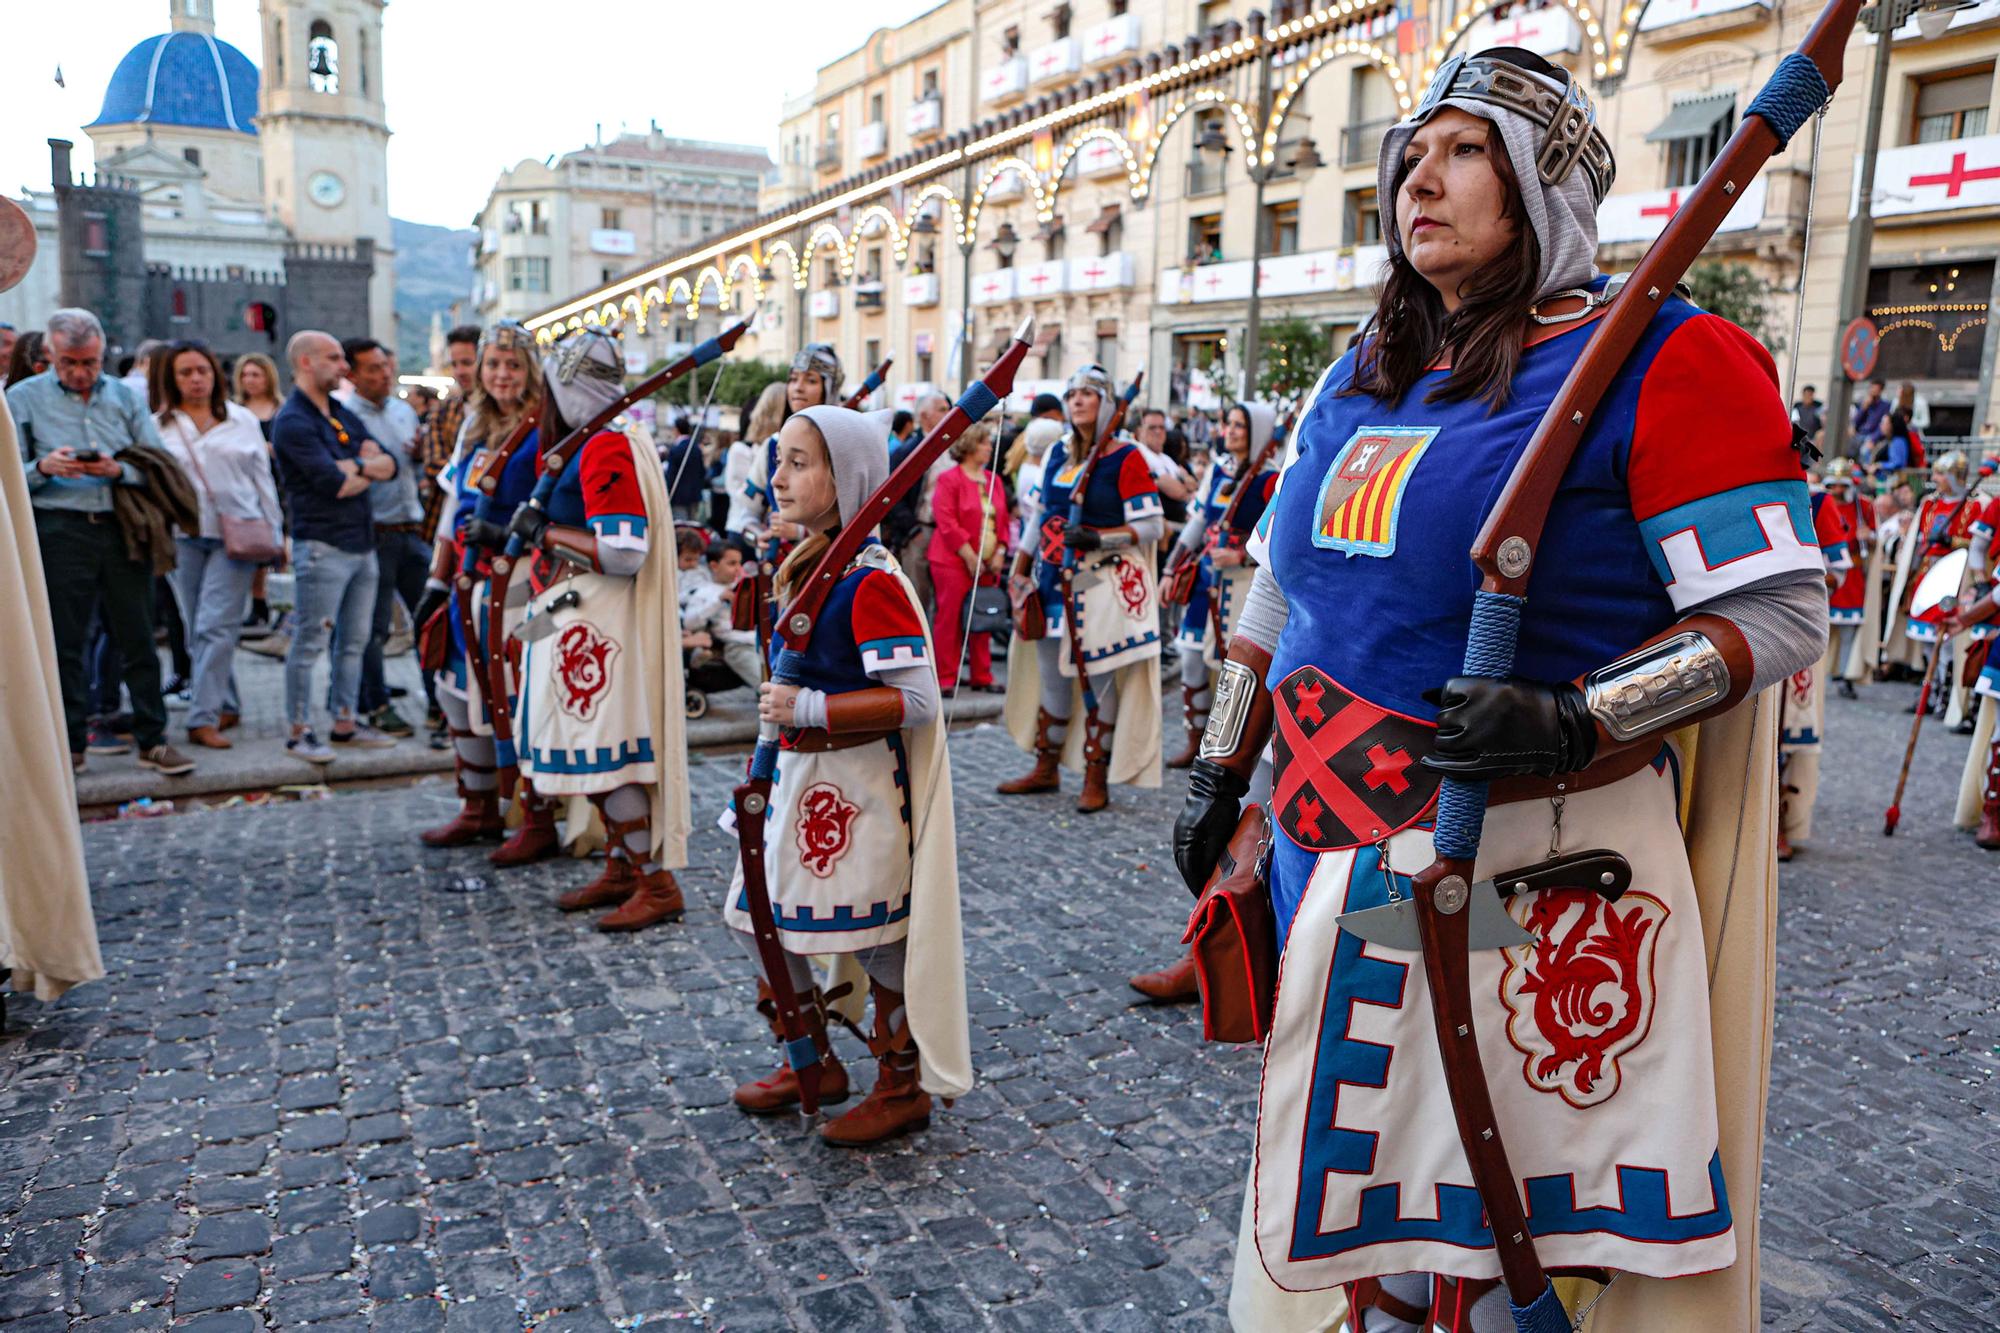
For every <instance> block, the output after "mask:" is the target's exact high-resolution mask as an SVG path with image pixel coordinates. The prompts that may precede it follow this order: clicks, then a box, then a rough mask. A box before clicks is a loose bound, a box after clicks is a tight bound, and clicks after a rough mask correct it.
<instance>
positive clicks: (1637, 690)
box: [1583, 630, 1729, 742]
mask: <svg viewBox="0 0 2000 1333" xmlns="http://www.w3.org/2000/svg"><path fill="white" fill-rule="evenodd" d="M1728 693H1729V663H1728V662H1726V661H1724V660H1723V657H1722V652H1721V650H1720V649H1718V648H1717V647H1716V646H1715V645H1714V644H1713V643H1711V642H1710V641H1709V638H1708V636H1707V635H1706V634H1703V633H1701V632H1699V631H1698V630H1682V631H1681V632H1680V633H1679V634H1674V635H1670V636H1669V637H1667V638H1664V639H1661V640H1660V641H1659V642H1658V643H1649V644H1647V645H1646V646H1645V647H1643V648H1641V649H1639V650H1638V651H1637V652H1634V653H1628V654H1626V655H1625V656H1624V657H1621V658H1619V659H1618V660H1617V661H1616V662H1613V663H1612V664H1611V665H1610V666H1607V667H1601V668H1599V669H1598V670H1596V671H1593V672H1591V673H1590V674H1589V675H1588V676H1585V677H1584V678H1583V701H1584V706H1585V707H1587V708H1588V709H1589V710H1590V712H1591V714H1592V716H1594V717H1596V718H1597V720H1598V721H1600V722H1602V723H1603V724H1604V729H1605V730H1606V731H1607V732H1609V733H1610V734H1611V739H1612V740H1615V741H1621V742H1622V741H1630V740H1637V739H1638V738H1639V737H1641V736H1645V735H1650V734H1651V733H1653V732H1656V731H1662V730H1665V729H1666V728H1667V727H1669V726H1671V725H1672V724H1673V723H1675V722H1678V721H1679V720H1680V719H1682V718H1684V717H1687V716H1689V715H1690V714H1693V713H1698V712H1700V711H1701V710H1702V709H1704V708H1706V707H1708V706H1709V705H1710V704H1712V703H1714V702H1716V701H1717V700H1719V699H1722V698H1724V697H1726V696H1727V695H1728Z"/></svg>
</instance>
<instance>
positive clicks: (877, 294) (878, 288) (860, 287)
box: [854, 277, 882, 310]
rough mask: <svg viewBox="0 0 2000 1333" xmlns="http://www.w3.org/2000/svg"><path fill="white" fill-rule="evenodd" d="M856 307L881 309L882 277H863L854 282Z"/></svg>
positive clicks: (860, 308)
mask: <svg viewBox="0 0 2000 1333" xmlns="http://www.w3.org/2000/svg"><path fill="white" fill-rule="evenodd" d="M854 308H855V309H856V310H880V309H881V308H882V279H881V278H879V277H867V278H862V279H861V280H860V281H859V282H856V283H855V284H854Z"/></svg>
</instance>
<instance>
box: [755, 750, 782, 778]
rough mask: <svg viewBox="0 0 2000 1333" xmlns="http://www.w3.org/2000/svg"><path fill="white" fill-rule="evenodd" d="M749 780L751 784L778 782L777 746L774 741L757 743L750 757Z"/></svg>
mask: <svg viewBox="0 0 2000 1333" xmlns="http://www.w3.org/2000/svg"><path fill="white" fill-rule="evenodd" d="M750 778H751V780H752V781H753V782H776V781H777V780H778V746H777V743H776V742H775V741H758V742H757V748H756V750H754V751H752V752H751V755H750Z"/></svg>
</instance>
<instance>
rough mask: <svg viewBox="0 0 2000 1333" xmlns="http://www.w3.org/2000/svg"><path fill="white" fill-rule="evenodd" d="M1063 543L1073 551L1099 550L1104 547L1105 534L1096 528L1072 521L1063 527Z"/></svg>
mask: <svg viewBox="0 0 2000 1333" xmlns="http://www.w3.org/2000/svg"><path fill="white" fill-rule="evenodd" d="M1063 545H1064V546H1067V547H1069V549H1070V550H1072V551H1097V550H1102V549H1103V547H1104V534H1103V533H1101V532H1099V531H1098V530H1097V529H1096V528H1086V527H1084V526H1083V524H1081V523H1072V524H1070V525H1069V526H1068V527H1066V528H1064V529H1063Z"/></svg>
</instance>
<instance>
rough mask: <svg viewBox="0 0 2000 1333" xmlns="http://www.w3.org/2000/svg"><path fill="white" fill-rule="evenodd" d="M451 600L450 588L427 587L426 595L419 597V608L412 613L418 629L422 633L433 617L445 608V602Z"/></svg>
mask: <svg viewBox="0 0 2000 1333" xmlns="http://www.w3.org/2000/svg"><path fill="white" fill-rule="evenodd" d="M450 600H451V589H449V588H425V589H424V595H423V596H422V597H419V598H418V599H417V609H416V610H415V611H413V612H411V613H410V618H411V619H412V620H413V621H414V622H415V623H416V626H417V631H418V632H419V633H422V632H423V628H424V626H426V625H428V624H430V623H431V617H432V616H434V615H436V614H437V613H438V612H440V611H442V610H444V608H445V603H447V602H449V601H450Z"/></svg>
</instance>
